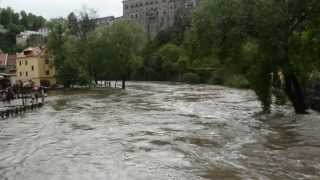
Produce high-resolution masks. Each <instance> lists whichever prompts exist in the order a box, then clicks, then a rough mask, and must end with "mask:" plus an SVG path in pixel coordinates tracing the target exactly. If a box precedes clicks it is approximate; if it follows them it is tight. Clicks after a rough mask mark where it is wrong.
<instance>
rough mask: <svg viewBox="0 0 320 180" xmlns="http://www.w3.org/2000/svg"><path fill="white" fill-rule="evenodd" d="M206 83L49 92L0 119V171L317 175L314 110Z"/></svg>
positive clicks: (155, 176) (34, 176)
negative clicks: (39, 103)
mask: <svg viewBox="0 0 320 180" xmlns="http://www.w3.org/2000/svg"><path fill="white" fill-rule="evenodd" d="M260 111H261V106H260V104H259V102H258V101H257V100H256V97H255V94H254V93H253V92H252V91H248V90H237V89H231V88H226V87H220V86H211V85H186V84H172V83H146V82H129V83H128V87H127V90H126V91H122V90H118V89H116V90H115V89H104V90H96V91H85V90H78V91H68V92H55V93H52V94H50V97H49V98H48V99H47V103H46V105H45V106H44V107H43V108H41V109H40V110H37V111H34V112H28V113H26V114H24V115H22V116H19V117H16V118H10V119H6V120H0V179H1V180H2V179H3V180H89V179H97V180H201V179H213V180H224V179H226V180H238V179H249V180H250V179H252V180H260V179H261V180H269V179H270V180H286V179H288V180H291V179H292V180H296V179H301V180H304V179H311V180H313V179H314V180H319V179H320V116H319V114H318V113H316V112H311V113H310V114H309V115H304V116H298V115H295V114H294V113H293V112H292V110H291V109H290V108H288V107H281V108H279V107H274V111H273V113H272V114H271V115H267V116H266V115H261V114H259V112H260Z"/></svg>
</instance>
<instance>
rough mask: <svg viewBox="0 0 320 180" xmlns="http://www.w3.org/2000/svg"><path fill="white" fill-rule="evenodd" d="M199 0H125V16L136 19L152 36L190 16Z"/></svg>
mask: <svg viewBox="0 0 320 180" xmlns="http://www.w3.org/2000/svg"><path fill="white" fill-rule="evenodd" d="M198 1H199V0H124V1H123V16H124V18H125V19H130V20H134V21H136V22H137V23H138V24H140V25H141V26H142V27H143V29H144V31H145V32H147V33H148V34H149V35H150V36H151V37H154V36H156V35H157V34H158V33H159V32H160V31H165V30H167V29H169V28H170V27H172V26H173V25H174V24H175V23H176V22H177V20H178V19H179V18H186V17H185V16H190V15H191V14H192V10H193V8H194V7H195V6H197V5H198Z"/></svg>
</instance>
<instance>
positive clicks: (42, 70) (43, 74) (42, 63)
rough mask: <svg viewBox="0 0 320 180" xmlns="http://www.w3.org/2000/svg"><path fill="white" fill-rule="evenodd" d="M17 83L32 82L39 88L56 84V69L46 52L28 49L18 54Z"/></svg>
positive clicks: (38, 49)
mask: <svg viewBox="0 0 320 180" xmlns="http://www.w3.org/2000/svg"><path fill="white" fill-rule="evenodd" d="M16 62H17V81H19V80H20V81H22V82H27V81H30V80H31V81H32V82H33V83H34V84H35V85H37V86H47V87H49V86H53V85H55V84H56V79H55V75H56V72H55V68H54V64H53V61H52V60H50V59H49V57H48V56H47V54H46V53H45V51H44V50H42V49H40V48H27V49H25V50H24V51H23V52H22V53H18V54H17V61H16Z"/></svg>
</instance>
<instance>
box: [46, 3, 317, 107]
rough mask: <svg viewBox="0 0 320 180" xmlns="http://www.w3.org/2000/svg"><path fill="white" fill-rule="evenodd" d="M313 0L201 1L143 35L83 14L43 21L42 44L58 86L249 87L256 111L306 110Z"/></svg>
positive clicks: (313, 60)
mask: <svg viewBox="0 0 320 180" xmlns="http://www.w3.org/2000/svg"><path fill="white" fill-rule="evenodd" d="M319 13H320V2H319V1H318V0H310V1H304V0H280V1H279V0H228V1H225V0H202V1H200V5H199V6H198V7H197V8H196V9H195V11H194V13H193V15H192V18H191V19H189V20H185V19H184V20H183V21H179V20H178V22H177V23H176V24H175V26H173V27H172V28H170V29H168V30H166V31H164V32H160V33H159V34H158V35H157V36H156V37H155V38H150V37H148V35H147V34H145V33H144V32H143V31H142V29H141V28H140V27H139V26H138V25H136V24H135V23H134V22H131V21H126V20H119V21H117V22H115V23H114V24H112V25H110V26H105V27H95V24H94V23H93V21H92V18H90V15H89V14H88V13H81V14H79V15H75V14H74V13H72V14H70V15H69V17H68V18H67V19H60V20H56V21H53V22H51V24H52V25H51V34H50V36H49V44H48V47H49V49H50V50H51V52H52V53H53V54H54V57H55V60H56V61H55V62H56V67H57V71H58V79H59V80H60V81H61V82H62V83H63V84H64V85H65V86H71V85H74V84H91V83H92V82H96V81H99V80H101V79H103V80H107V79H121V80H123V81H124V82H125V81H126V80H128V79H130V80H157V81H184V82H190V83H211V84H221V85H227V86H232V87H240V88H250V89H252V90H254V91H255V93H256V94H257V97H258V99H259V100H260V101H261V103H262V106H263V110H264V112H270V107H271V105H272V103H277V104H280V105H281V104H284V103H286V101H290V102H291V104H292V105H293V107H294V109H295V111H296V112H297V113H306V110H307V102H306V98H305V92H306V89H307V87H308V84H309V83H310V81H311V80H312V79H314V78H317V77H319V65H320V63H319V55H320V53H319V52H320V49H319V48H320V43H319V41H320V37H319V36H320V33H319V29H320V28H319V25H320V23H319V21H320V14H319Z"/></svg>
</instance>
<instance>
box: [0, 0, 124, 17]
mask: <svg viewBox="0 0 320 180" xmlns="http://www.w3.org/2000/svg"><path fill="white" fill-rule="evenodd" d="M0 6H1V7H6V6H10V7H11V8H13V9H14V10H16V11H21V10H25V11H26V12H31V13H33V14H36V15H41V16H43V17H45V18H47V19H50V18H56V17H66V16H67V15H68V14H69V13H70V12H72V11H75V10H81V9H82V8H83V7H84V6H86V7H88V8H92V9H95V10H97V12H98V16H99V17H104V16H116V17H117V16H122V0H0Z"/></svg>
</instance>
